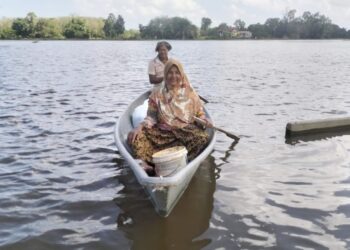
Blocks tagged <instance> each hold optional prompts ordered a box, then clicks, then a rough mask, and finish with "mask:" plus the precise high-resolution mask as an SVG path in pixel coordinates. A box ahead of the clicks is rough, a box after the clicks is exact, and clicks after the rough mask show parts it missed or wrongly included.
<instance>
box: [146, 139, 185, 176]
mask: <svg viewBox="0 0 350 250" xmlns="http://www.w3.org/2000/svg"><path fill="white" fill-rule="evenodd" d="M152 158H153V163H154V164H155V171H156V174H157V175H158V176H171V175H172V174H174V173H176V172H177V171H178V170H180V169H181V168H183V167H185V166H186V164H187V149H186V148H185V147H184V146H176V147H172V148H167V149H164V150H161V151H159V152H157V153H154V154H153V155H152Z"/></svg>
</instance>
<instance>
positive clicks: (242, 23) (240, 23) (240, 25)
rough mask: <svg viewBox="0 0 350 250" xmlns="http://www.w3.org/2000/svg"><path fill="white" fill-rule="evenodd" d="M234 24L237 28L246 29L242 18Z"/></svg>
mask: <svg viewBox="0 0 350 250" xmlns="http://www.w3.org/2000/svg"><path fill="white" fill-rule="evenodd" d="M233 25H234V26H235V28H236V29H237V30H240V31H243V30H245V22H244V21H242V20H241V19H237V20H236V21H235V22H234V23H233Z"/></svg>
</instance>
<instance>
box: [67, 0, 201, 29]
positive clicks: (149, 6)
mask: <svg viewBox="0 0 350 250" xmlns="http://www.w3.org/2000/svg"><path fill="white" fill-rule="evenodd" d="M73 1H74V5H75V12H77V13H79V15H85V16H102V17H107V16H108V14H109V13H114V14H115V15H122V16H123V18H124V20H125V23H126V26H127V27H131V28H137V26H138V24H143V25H146V24H148V22H149V21H150V20H151V19H152V18H155V17H158V16H169V17H173V16H180V17H186V18H188V19H189V20H191V21H192V22H196V23H199V22H200V19H201V18H202V17H203V16H206V15H207V12H206V10H205V9H204V8H203V7H201V5H200V4H199V3H198V2H197V1H196V0H144V1H136V0H129V1H125V0H103V1H101V0H73Z"/></svg>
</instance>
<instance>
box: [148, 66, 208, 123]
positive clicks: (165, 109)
mask: <svg viewBox="0 0 350 250" xmlns="http://www.w3.org/2000/svg"><path fill="white" fill-rule="evenodd" d="M173 66H176V67H177V68H178V70H179V72H180V74H181V76H182V83H181V87H180V88H179V89H176V90H169V89H168V88H167V87H166V80H165V81H164V82H163V83H162V85H161V87H160V88H159V89H157V90H155V91H153V93H152V94H151V95H150V102H151V103H153V105H154V106H156V108H157V113H158V121H157V122H158V123H161V124H162V123H163V124H167V125H169V126H171V127H175V128H183V127H185V126H187V125H188V124H190V123H193V116H201V115H203V114H204V112H203V104H202V102H201V101H200V99H199V96H198V95H197V93H196V92H195V90H194V89H193V88H192V86H191V84H190V83H189V81H188V78H187V76H186V74H185V72H184V69H183V66H182V64H181V63H180V62H179V61H177V60H174V59H169V60H168V62H167V63H166V64H165V67H164V79H166V77H167V74H168V72H169V70H170V68H171V67H173Z"/></svg>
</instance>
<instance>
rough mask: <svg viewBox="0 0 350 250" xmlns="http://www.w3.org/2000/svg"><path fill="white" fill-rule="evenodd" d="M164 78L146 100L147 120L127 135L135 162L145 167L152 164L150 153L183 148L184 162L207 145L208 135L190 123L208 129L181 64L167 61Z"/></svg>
mask: <svg viewBox="0 0 350 250" xmlns="http://www.w3.org/2000/svg"><path fill="white" fill-rule="evenodd" d="M164 76H165V80H164V82H163V83H162V84H161V86H160V87H159V88H157V89H156V90H154V91H152V93H151V95H150V97H149V101H148V111H147V117H146V118H145V119H144V121H143V122H142V123H141V124H140V125H139V126H138V127H137V128H135V129H134V130H133V131H132V132H130V133H129V135H128V142H129V144H130V146H131V147H132V149H133V151H134V154H135V156H136V158H138V159H141V160H143V161H145V162H147V163H148V164H152V155H153V154H154V153H156V152H158V151H160V150H162V149H165V148H169V147H173V146H185V147H186V149H187V151H188V160H192V159H194V158H195V157H196V156H197V155H198V154H199V153H200V152H201V151H202V150H203V149H204V148H205V146H206V145H207V143H208V140H209V135H208V133H207V132H206V131H205V130H204V129H203V128H201V127H200V126H197V125H196V124H195V123H194V118H193V117H194V116H196V117H199V118H201V119H204V120H205V121H206V122H207V127H211V126H212V124H211V122H210V121H209V120H207V119H206V117H205V113H204V111H203V104H202V102H201V100H200V99H199V96H198V95H197V93H196V92H195V91H194V89H193V88H192V86H191V84H189V82H188V79H187V77H186V74H185V72H184V70H183V67H182V65H181V63H180V62H178V61H176V60H174V59H169V60H168V62H167V63H166V65H165V68H164Z"/></svg>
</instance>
